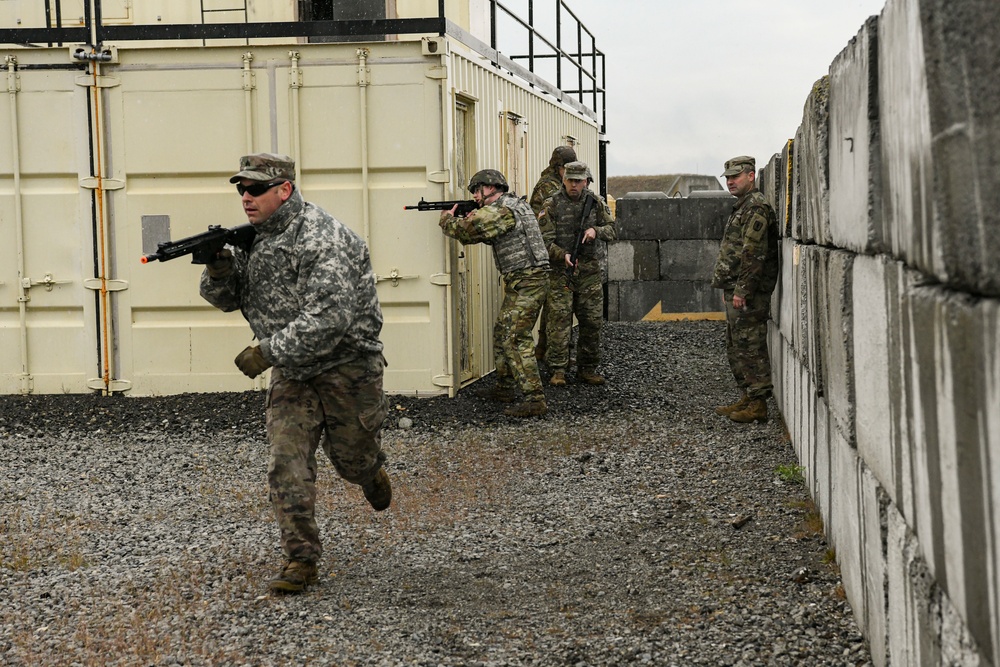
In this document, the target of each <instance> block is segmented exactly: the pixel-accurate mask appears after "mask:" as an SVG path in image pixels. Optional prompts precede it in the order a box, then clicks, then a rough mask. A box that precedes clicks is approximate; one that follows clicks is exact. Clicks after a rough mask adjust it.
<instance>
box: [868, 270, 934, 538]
mask: <svg viewBox="0 0 1000 667" xmlns="http://www.w3.org/2000/svg"><path fill="white" fill-rule="evenodd" d="M885 276H886V304H887V306H888V307H889V310H888V315H887V324H886V326H887V327H888V330H889V333H888V336H887V339H886V340H887V342H886V353H887V356H888V359H887V364H886V365H887V368H888V369H889V397H888V398H889V401H888V402H889V414H888V415H887V416H886V418H887V419H888V421H889V432H890V438H891V440H892V443H891V445H890V446H891V448H892V450H893V452H894V459H895V472H894V479H895V483H896V486H895V489H894V490H893V491H892V493H893V494H894V495H893V497H894V498H895V503H896V506H897V507H898V508H899V511H900V512H902V514H903V516H904V517H906V519H907V520H908V521H909V522H910V523H911V525H916V524H915V523H914V522H915V520H916V519H915V516H916V510H915V508H914V487H913V471H914V467H913V448H912V445H911V435H910V428H911V424H912V415H911V409H910V408H911V403H910V401H909V396H910V392H911V388H912V387H913V381H912V369H913V367H912V365H911V364H910V359H909V357H908V356H907V355H908V354H909V349H910V347H909V341H910V328H909V311H908V307H907V305H906V304H907V301H906V299H905V298H904V296H905V295H906V294H908V293H909V292H910V290H911V289H912V288H913V287H914V286H915V285H917V284H918V283H919V282H920V281H921V276H920V274H918V273H916V272H915V271H913V270H911V269H908V268H907V267H906V265H905V264H903V263H902V262H894V263H893V264H891V265H890V266H889V267H887V269H886V272H885ZM857 322H858V320H856V321H855V328H857ZM857 335H858V334H857V332H856V333H855V337H857Z"/></svg>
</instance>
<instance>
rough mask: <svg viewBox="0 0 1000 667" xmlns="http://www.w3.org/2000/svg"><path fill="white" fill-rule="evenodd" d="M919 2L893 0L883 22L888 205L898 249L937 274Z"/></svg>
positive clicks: (890, 234)
mask: <svg viewBox="0 0 1000 667" xmlns="http://www.w3.org/2000/svg"><path fill="white" fill-rule="evenodd" d="M919 2H920V0H889V1H888V2H887V3H886V5H885V8H884V9H883V10H882V14H881V15H880V18H879V23H878V44H879V56H878V81H879V86H878V96H879V102H878V108H879V122H880V125H881V128H880V129H881V135H882V204H883V215H884V225H885V232H886V233H885V237H886V238H885V240H886V241H887V242H888V243H889V244H890V245H891V247H892V254H893V255H894V256H895V257H896V258H897V259H902V260H905V261H906V263H907V264H909V265H910V266H912V267H916V268H920V269H923V270H925V271H926V272H927V273H933V271H932V267H933V265H934V258H933V248H932V245H931V242H932V234H931V230H932V226H931V225H932V220H933V210H932V205H931V193H932V192H933V190H934V183H933V174H934V171H933V165H932V161H931V130H930V107H929V103H928V98H927V80H926V76H925V74H924V71H923V63H924V46H923V39H922V37H921V32H922V31H921V27H920V16H919Z"/></svg>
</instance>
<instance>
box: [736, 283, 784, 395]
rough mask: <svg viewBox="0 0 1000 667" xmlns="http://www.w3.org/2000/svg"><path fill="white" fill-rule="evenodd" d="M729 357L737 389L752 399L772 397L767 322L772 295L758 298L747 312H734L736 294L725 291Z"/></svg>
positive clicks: (751, 301) (754, 297) (762, 295)
mask: <svg viewBox="0 0 1000 667" xmlns="http://www.w3.org/2000/svg"><path fill="white" fill-rule="evenodd" d="M724 294H725V299H726V356H727V357H728V358H729V367H730V368H731V369H732V371H733V377H734V378H736V385H737V386H738V387H739V389H740V391H742V392H745V393H746V395H747V396H748V397H749V398H764V399H766V398H767V397H768V396H770V395H771V389H772V385H771V357H770V355H769V354H768V351H767V319H768V316H769V313H770V309H771V295H770V294H769V293H768V294H755V295H753V296H752V297H751V298H750V299H749V300H748V301H747V306H746V309H745V310H736V309H735V308H733V290H729V289H727V290H725V292H724Z"/></svg>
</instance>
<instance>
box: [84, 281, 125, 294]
mask: <svg viewBox="0 0 1000 667" xmlns="http://www.w3.org/2000/svg"><path fill="white" fill-rule="evenodd" d="M83 286H84V287H85V288H87V289H89V290H94V291H96V292H100V291H102V290H107V291H109V292H124V291H125V290H127V289H128V281H127V280H101V279H100V278H87V279H86V280H84V281H83Z"/></svg>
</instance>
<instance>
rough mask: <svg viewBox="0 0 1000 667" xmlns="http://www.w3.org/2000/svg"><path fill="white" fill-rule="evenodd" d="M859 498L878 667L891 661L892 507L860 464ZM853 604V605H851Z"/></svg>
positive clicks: (867, 603) (867, 617) (868, 621)
mask: <svg viewBox="0 0 1000 667" xmlns="http://www.w3.org/2000/svg"><path fill="white" fill-rule="evenodd" d="M860 471H861V477H860V480H859V482H860V483H859V487H858V488H859V492H860V493H859V498H860V505H861V512H860V518H861V562H862V574H861V577H862V580H863V581H864V591H865V597H864V626H863V627H864V628H865V630H864V635H865V637H867V638H868V648H869V654H870V655H871V658H872V662H873V663H874V664H875V665H876V667H885V666H886V665H887V664H888V663H889V661H888V656H887V653H888V636H887V633H888V619H887V614H888V610H887V608H886V599H885V591H886V576H887V575H886V568H887V566H888V564H887V563H886V557H885V553H886V542H887V539H888V535H887V534H886V508H887V507H888V505H889V504H890V502H891V501H890V499H889V496H888V495H887V494H886V492H885V490H884V489H883V488H882V485H881V484H880V483H879V481H878V479H877V478H876V477H875V475H874V474H872V471H871V469H870V468H868V466H867V465H865V464H864V461H861V466H860ZM852 604H853V603H852Z"/></svg>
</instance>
